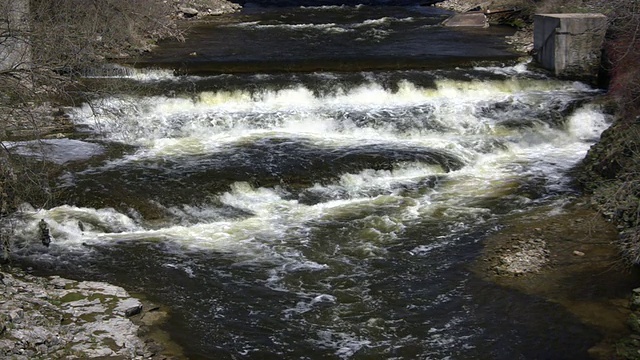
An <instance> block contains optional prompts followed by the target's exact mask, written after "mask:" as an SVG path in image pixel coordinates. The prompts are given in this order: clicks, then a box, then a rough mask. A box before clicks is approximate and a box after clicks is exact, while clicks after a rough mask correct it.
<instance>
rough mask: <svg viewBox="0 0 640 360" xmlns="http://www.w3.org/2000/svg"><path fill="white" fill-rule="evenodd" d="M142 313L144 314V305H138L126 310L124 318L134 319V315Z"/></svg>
mask: <svg viewBox="0 0 640 360" xmlns="http://www.w3.org/2000/svg"><path fill="white" fill-rule="evenodd" d="M141 312H142V305H138V306H134V307H130V308H128V309H127V310H125V311H124V316H126V317H132V316H134V315H138V314H140V313H141Z"/></svg>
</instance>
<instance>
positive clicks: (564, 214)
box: [473, 197, 640, 359]
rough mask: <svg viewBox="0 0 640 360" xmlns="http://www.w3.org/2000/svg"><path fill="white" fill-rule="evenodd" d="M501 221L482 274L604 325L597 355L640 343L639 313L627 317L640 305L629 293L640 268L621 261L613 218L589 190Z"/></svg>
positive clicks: (479, 268) (480, 266) (480, 265)
mask: <svg viewBox="0 0 640 360" xmlns="http://www.w3.org/2000/svg"><path fill="white" fill-rule="evenodd" d="M503 225H504V229H502V230H500V231H498V232H496V233H494V234H492V235H491V236H489V238H488V239H487V240H486V243H485V248H484V250H483V254H482V256H481V257H480V258H479V259H478V261H477V263H476V264H474V265H473V269H474V271H475V272H476V273H477V274H478V276H480V277H481V278H483V279H486V280H487V281H491V282H493V283H496V284H499V285H501V286H504V287H508V288H511V289H514V290H517V291H519V292H522V293H526V294H530V295H534V296H538V297H540V298H543V299H545V300H546V301H551V302H554V303H558V304H560V305H562V306H563V307H564V308H565V309H566V310H567V311H568V312H570V313H572V314H573V315H575V316H576V317H577V318H579V319H580V320H581V321H582V322H583V323H585V324H588V325H590V326H592V327H594V328H595V329H597V330H599V331H600V332H601V334H602V340H601V342H600V343H599V344H598V345H596V346H595V347H593V348H592V349H591V350H590V355H591V356H592V357H593V358H595V359H614V358H618V356H619V355H620V353H621V352H622V351H623V350H624V346H623V345H624V344H633V341H635V342H637V343H639V344H640V338H638V337H637V335H633V334H631V333H630V329H632V328H633V327H630V326H629V324H632V323H633V324H635V326H636V327H637V328H638V334H640V325H639V324H640V323H639V322H638V317H637V316H636V320H635V322H634V318H633V317H630V316H632V310H634V309H635V310H636V311H637V310H640V306H635V307H634V306H633V305H632V304H633V302H630V300H629V298H630V297H629V292H630V289H632V288H634V287H636V286H637V284H638V279H639V278H640V276H639V275H640V274H638V271H633V269H629V268H628V267H627V266H625V265H624V263H623V262H621V261H620V254H619V250H618V248H617V247H616V246H615V245H614V241H615V240H616V238H617V236H618V232H617V229H616V226H615V225H613V224H612V223H610V222H608V221H606V220H605V219H604V218H603V217H602V216H601V215H600V214H599V213H598V212H597V211H596V210H594V209H593V207H592V205H591V204H590V199H589V198H586V197H584V198H578V199H575V200H574V201H573V202H571V203H569V204H565V205H563V206H561V207H558V206H549V207H543V208H540V209H536V210H533V211H531V212H527V213H523V214H517V215H514V216H512V217H511V218H508V219H507V220H506V221H505V222H504V224H503ZM638 293H639V294H638V295H639V296H640V290H639V291H638ZM639 299H640V298H639ZM638 304H640V300H639V301H638ZM630 336H632V337H630ZM622 338H625V339H626V340H625V341H626V342H625V341H623V342H620V339H622ZM629 347H630V346H627V348H629ZM633 351H635V350H633ZM636 355H637V354H636Z"/></svg>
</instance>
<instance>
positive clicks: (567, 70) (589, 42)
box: [533, 14, 607, 80]
mask: <svg viewBox="0 0 640 360" xmlns="http://www.w3.org/2000/svg"><path fill="white" fill-rule="evenodd" d="M606 31H607V17H606V16H604V15H602V14H540V15H536V16H535V18H534V30H533V47H534V51H535V52H536V60H537V61H538V63H539V64H540V65H542V67H544V68H546V69H548V70H551V71H552V72H554V74H555V75H556V76H558V77H566V78H577V79H590V80H595V79H597V76H598V72H599V71H600V62H601V54H602V44H603V42H604V36H605V33H606Z"/></svg>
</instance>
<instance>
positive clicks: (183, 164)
mask: <svg viewBox="0 0 640 360" xmlns="http://www.w3.org/2000/svg"><path fill="white" fill-rule="evenodd" d="M360 9H362V8H360ZM338 10H340V11H343V10H345V9H344V7H343V8H340V9H338ZM347 10H348V9H347ZM308 11H311V9H308ZM317 11H320V12H324V11H328V10H327V9H326V8H325V9H321V10H317ZM351 11H352V12H357V11H358V10H357V9H352V10H351ZM394 11H397V10H394ZM254 15H255V14H254ZM298 15H299V14H298ZM377 19H378V20H376V22H375V23H376V24H378V26H383V25H384V24H387V23H389V22H392V21H390V20H389V17H384V16H380V17H379V18H377ZM403 19H405V18H403ZM343 20H344V19H343ZM374 20H375V19H372V20H371V21H369V22H367V23H364V24H366V26H371V27H372V28H373V29H375V26H376V25H375V24H374ZM274 21H275V20H273V19H270V20H268V21H265V24H261V23H256V22H255V20H254V19H246V21H245V22H243V23H240V25H242V26H240V25H238V24H236V25H234V28H235V29H245V28H251V27H252V28H254V30H253V31H255V32H258V33H259V31H263V30H264V29H271V27H272V26H276V25H278V24H275V23H274ZM345 21H346V20H345ZM412 21H415V20H413V18H412V20H404V22H401V21H397V22H398V23H402V24H404V23H411V22H412ZM331 24H332V25H331V26H329V25H326V23H325V25H324V26H321V27H319V28H320V30H318V29H316V27H317V26H315V27H314V26H311V25H310V26H307V27H304V28H305V29H307V28H311V29H315V31H325V30H326V28H328V27H335V26H338V25H335V24H334V23H331ZM224 26H226V27H227V28H228V27H229V26H230V25H228V24H225V25H224ZM260 26H262V27H260ZM341 26H342V28H344V29H347V30H348V31H352V29H354V28H356V27H355V26H347V25H344V24H343V25H341ZM364 26H365V25H362V27H364ZM384 26H386V25H384ZM403 26H405V25H403ZM293 29H294V30H295V31H298V30H300V27H297V28H296V27H293ZM285 30H286V31H292V30H291V28H287V29H285ZM369 30H370V29H369ZM369 30H367V31H369ZM242 31H244V30H242ZM283 31H284V30H283ZM305 31H307V30H305ZM353 31H355V30H353ZM385 31H388V32H389V33H393V28H386V30H385ZM407 46H409V45H407ZM439 46H444V45H443V44H439ZM244 50H246V49H244ZM247 51H248V50H247ZM103 80H104V81H120V82H128V83H135V84H137V85H139V86H137V87H136V88H141V89H144V90H142V91H139V92H135V91H132V92H128V93H121V94H116V95H113V96H110V97H106V98H102V99H99V100H97V101H93V102H92V103H91V106H89V105H85V106H80V107H77V108H74V109H73V110H72V111H71V112H70V116H71V118H72V119H73V121H74V122H75V123H76V124H77V125H78V126H79V127H85V128H86V129H88V130H87V134H88V136H89V137H88V138H87V139H85V140H84V141H83V143H84V144H88V145H87V148H90V149H91V152H90V154H89V155H95V154H97V153H100V152H101V151H100V149H101V150H102V151H103V152H105V153H109V154H110V153H113V152H112V151H111V150H112V149H113V148H118V147H124V148H123V149H122V150H121V151H119V153H124V154H123V155H121V156H114V155H109V156H107V155H104V156H105V157H107V159H106V160H104V161H100V162H96V161H86V162H85V163H79V164H78V163H77V157H72V158H69V159H67V162H68V161H76V163H74V165H73V166H72V167H70V168H69V170H68V171H67V172H66V173H65V174H64V175H63V176H62V177H61V179H60V191H62V192H63V194H65V196H66V197H67V199H68V205H63V206H58V207H55V208H52V209H48V210H39V211H35V210H34V211H25V212H24V213H23V214H22V215H21V218H20V219H16V220H15V221H20V222H21V226H19V227H18V228H19V229H20V233H19V234H18V241H17V243H16V249H15V250H14V253H15V254H16V256H18V257H19V258H22V259H23V260H24V261H29V262H30V263H31V264H35V266H40V267H42V268H45V269H46V268H49V269H50V271H57V272H63V273H74V274H75V276H80V277H90V278H96V277H98V278H100V279H104V280H109V281H113V282H116V283H118V284H123V285H125V286H128V287H131V288H134V289H136V290H138V291H140V292H144V293H146V294H148V296H150V297H152V298H154V299H157V300H158V301H161V302H163V303H165V304H168V305H170V306H171V308H172V317H171V320H170V322H169V323H168V324H167V327H168V329H169V331H170V333H171V335H172V337H173V338H174V339H175V340H176V341H178V342H179V343H180V344H181V345H182V346H183V347H184V348H185V353H186V354H187V355H189V356H191V357H193V358H256V359H257V358H260V359H265V358H273V359H282V358H308V359H312V358H398V359H400V358H402V359H416V358H421V359H429V358H433V359H442V358H455V359H466V358H468V359H476V358H493V359H512V358H516V357H518V358H540V357H542V358H545V357H551V358H575V357H580V356H584V355H585V354H586V349H587V348H588V347H589V346H590V345H591V344H592V343H593V341H594V339H595V338H596V337H597V336H596V335H595V334H594V333H593V331H592V330H590V329H589V328H587V327H586V326H584V325H581V324H579V323H578V322H577V321H575V320H573V319H572V318H571V316H567V315H566V314H565V313H564V312H563V311H562V310H560V309H559V308H557V307H556V305H553V304H549V303H546V302H544V301H539V300H536V299H532V298H530V297H527V296H524V295H520V294H517V293H513V292H509V291H507V290H504V289H501V288H498V287H496V286H494V285H491V284H486V283H483V282H482V281H480V280H479V279H477V278H475V277H474V276H473V275H472V274H471V273H470V272H469V270H468V268H467V266H468V264H469V263H470V262H472V261H473V260H474V259H475V258H476V257H477V254H478V251H479V247H480V243H481V241H482V240H483V238H484V236H486V234H487V233H490V232H492V231H495V230H496V228H497V227H498V224H499V221H500V219H501V217H502V216H504V215H505V214H510V213H513V212H518V211H521V210H522V209H526V208H533V207H535V206H537V205H539V204H550V203H554V202H555V203H557V204H558V206H561V205H560V204H561V203H562V201H563V200H564V199H566V198H567V197H568V196H571V194H572V193H573V192H572V189H571V187H570V186H569V179H568V176H567V174H566V172H567V171H568V170H569V169H570V168H571V167H572V166H574V165H575V164H576V163H577V162H578V161H579V160H580V159H581V158H582V157H584V155H585V153H586V151H587V149H588V148H589V146H590V145H591V144H592V143H593V142H594V141H595V140H597V138H598V137H599V134H600V132H601V131H603V130H604V128H605V127H606V126H607V122H606V117H605V115H604V114H603V113H602V112H601V111H600V109H599V108H598V107H597V106H595V105H591V104H590V103H589V99H591V98H592V97H593V96H594V95H596V94H597V91H596V90H593V89H591V88H589V87H588V86H586V85H584V84H581V83H574V82H567V81H558V80H552V79H548V78H545V77H544V76H543V75H540V74H536V73H533V72H530V71H529V70H527V68H526V66H525V65H523V64H521V65H517V66H511V67H508V66H501V67H475V68H465V69H448V70H447V69H441V70H393V71H370V72H357V73H353V72H350V73H339V72H310V73H298V74H286V73H284V74H281V73H280V74H279V73H274V74H265V73H260V74H244V75H229V74H219V75H211V74H208V75H206V76H196V75H190V76H174V75H173V73H172V72H170V71H163V70H154V71H150V70H144V71H137V72H130V73H126V74H124V75H123V76H121V77H118V78H115V79H114V78H111V79H103ZM77 142H78V141H77V140H74V141H71V140H59V141H52V142H51V143H49V144H46V143H45V144H44V146H51V149H52V150H51V151H52V152H53V153H55V154H58V155H59V156H58V157H57V160H58V162H62V163H64V162H65V158H64V154H65V149H66V148H68V147H73V148H77V146H78V143H77ZM15 146H16V147H17V149H20V151H23V153H24V154H26V155H28V154H29V150H28V148H27V147H24V146H23V145H21V144H16V145H15ZM96 148H98V150H96ZM74 154H75V153H74ZM76 155H77V154H76ZM40 219H45V220H46V221H47V222H48V223H49V224H50V227H51V233H52V235H53V237H54V241H53V242H52V244H51V247H50V248H49V249H47V250H45V249H42V248H40V247H39V246H38V244H36V243H33V242H32V240H31V239H33V237H34V234H35V233H36V231H37V225H38V221H39V220H40ZM523 309H526V311H523ZM531 319H536V320H535V321H530V320H531ZM561 328H566V329H569V330H560V329H561ZM559 354H560V355H559Z"/></svg>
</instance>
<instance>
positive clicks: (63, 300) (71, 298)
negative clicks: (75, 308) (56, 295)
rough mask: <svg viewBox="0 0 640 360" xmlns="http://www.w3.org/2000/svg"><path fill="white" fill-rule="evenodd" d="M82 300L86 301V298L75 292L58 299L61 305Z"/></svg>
mask: <svg viewBox="0 0 640 360" xmlns="http://www.w3.org/2000/svg"><path fill="white" fill-rule="evenodd" d="M82 299H86V296H85V295H83V294H81V293H76V292H72V293H68V294H67V295H65V296H63V297H61V298H60V299H59V301H60V303H61V304H64V303H70V302H73V301H78V300H82Z"/></svg>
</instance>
